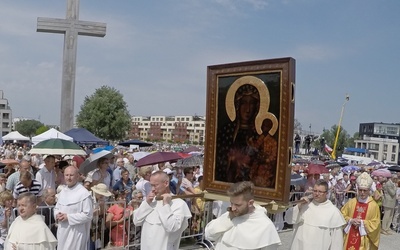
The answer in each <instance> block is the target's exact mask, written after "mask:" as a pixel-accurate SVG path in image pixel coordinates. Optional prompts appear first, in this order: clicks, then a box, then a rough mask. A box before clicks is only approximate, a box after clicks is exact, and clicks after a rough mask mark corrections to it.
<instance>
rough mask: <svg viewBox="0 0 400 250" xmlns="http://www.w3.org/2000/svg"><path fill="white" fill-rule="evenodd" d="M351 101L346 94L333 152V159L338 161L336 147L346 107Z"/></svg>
mask: <svg viewBox="0 0 400 250" xmlns="http://www.w3.org/2000/svg"><path fill="white" fill-rule="evenodd" d="M349 100H350V96H349V95H348V94H346V98H345V100H344V103H343V105H342V112H341V113H340V119H339V124H338V127H337V131H336V137H335V143H334V144H333V150H332V154H331V156H332V159H334V160H335V159H336V147H337V142H338V139H339V133H340V125H341V123H342V118H343V113H344V107H345V106H346V103H347V102H348V101H349Z"/></svg>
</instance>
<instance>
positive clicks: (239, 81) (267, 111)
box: [204, 58, 295, 204]
mask: <svg viewBox="0 0 400 250" xmlns="http://www.w3.org/2000/svg"><path fill="white" fill-rule="evenodd" d="M246 84H247V85H251V86H252V89H253V92H254V89H257V92H258V95H256V96H258V97H259V98H258V99H257V98H255V99H257V100H258V106H257V107H258V108H257V115H256V116H255V118H254V124H255V125H254V129H253V131H254V133H253V134H254V136H253V137H254V138H255V139H254V141H256V139H257V138H258V140H263V139H264V138H265V137H267V136H270V137H271V138H273V139H274V140H275V141H276V144H274V145H277V147H276V150H274V152H276V153H277V154H276V157H275V160H274V161H273V163H271V164H270V166H269V167H268V169H269V170H271V169H272V171H273V172H274V174H271V171H269V172H268V173H269V176H270V177H269V179H270V180H269V181H268V182H267V183H269V184H266V185H265V186H263V185H259V186H257V185H256V187H255V198H256V200H258V201H260V202H269V201H275V202H277V203H280V204H288V202H289V187H290V173H291V171H290V170H291V169H290V167H289V165H290V162H291V157H292V155H291V153H292V152H291V150H292V144H293V121H294V103H295V98H294V91H295V60H294V59H293V58H279V59H268V60H260V61H249V62H239V63H231V64H223V65H213V66H208V67H207V113H206V121H207V122H206V144H205V146H206V150H205V160H204V188H205V189H206V190H207V192H209V193H212V194H213V193H214V194H219V195H221V194H222V195H225V194H226V190H227V189H228V188H229V186H230V184H231V183H232V182H234V181H232V180H233V179H232V178H228V177H226V176H227V175H229V171H230V170H229V167H230V168H232V169H233V167H232V166H231V165H235V166H241V169H243V168H244V167H243V165H240V164H242V163H240V164H237V162H234V161H232V160H231V158H229V157H228V156H225V155H226V154H225V153H226V152H228V151H229V149H226V150H221V148H223V147H225V146H226V145H224V144H223V143H222V142H226V141H229V143H231V141H232V140H230V138H231V137H229V138H225V137H224V136H225V134H226V133H227V132H226V131H232V130H233V129H232V127H233V128H234V127H235V126H236V127H238V126H239V125H236V124H237V123H239V122H238V121H239V118H238V120H237V121H236V123H235V120H236V117H237V113H236V112H238V107H236V111H235V105H239V104H236V103H235V93H236V91H237V90H238V89H239V88H240V87H241V86H243V85H246ZM236 99H237V98H236ZM234 103H235V104H234ZM254 113H255V112H254ZM266 119H268V120H270V121H271V123H272V125H271V126H272V127H271V128H269V129H268V133H263V131H262V129H261V124H262V122H263V121H264V120H266ZM228 126H231V127H230V128H231V130H226V128H228ZM237 130H238V128H236V131H237ZM267 134H268V135H267ZM235 136H236V135H235ZM235 136H232V138H235ZM261 136H263V137H262V138H261ZM233 140H235V139H233ZM234 143H235V142H232V144H234ZM248 144H249V143H248V142H247V141H246V145H244V146H245V147H246V148H247V147H249V146H247V145H248ZM235 145H236V146H237V144H235ZM257 145H259V144H257ZM267 147H268V145H267ZM227 148H229V147H228V146H227ZM229 152H230V151H229ZM255 152H257V153H255V154H253V156H249V157H250V158H251V157H258V158H257V159H259V157H260V156H259V152H260V151H255ZM265 152H267V151H262V153H263V156H264V155H266V153H265ZM242 154H243V153H242ZM221 157H222V158H224V159H223V160H221ZM228 158H229V159H228ZM226 159H228V160H226ZM262 160H263V158H262ZM225 162H229V166H226V164H223V163H225ZM256 162H260V161H259V160H257V161H256ZM261 162H262V161H261ZM257 164H258V163H256V165H257ZM260 164H261V163H260ZM248 166H253V165H248ZM248 166H247V168H249V170H248V171H253V170H250V168H251V167H248ZM273 167H275V169H273ZM259 168H260V167H259V166H258V165H257V169H259ZM265 168H266V167H265ZM237 171H238V172H240V171H239V170H237ZM257 171H258V170H257ZM240 173H241V172H240ZM238 175H239V174H237V176H238ZM253 176H254V175H253ZM235 178H236V179H237V178H240V177H234V180H236V179H235ZM242 178H250V177H242ZM259 178H260V176H258V177H257V179H259ZM261 178H262V177H261ZM228 180H229V181H228ZM250 181H252V179H250ZM271 183H272V184H271Z"/></svg>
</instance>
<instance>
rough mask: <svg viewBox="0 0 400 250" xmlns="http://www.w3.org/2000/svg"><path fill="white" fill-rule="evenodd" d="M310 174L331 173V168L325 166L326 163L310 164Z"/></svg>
mask: <svg viewBox="0 0 400 250" xmlns="http://www.w3.org/2000/svg"><path fill="white" fill-rule="evenodd" d="M307 169H308V174H325V173H329V170H328V169H327V168H326V167H325V165H324V164H313V163H311V164H308V167H307Z"/></svg>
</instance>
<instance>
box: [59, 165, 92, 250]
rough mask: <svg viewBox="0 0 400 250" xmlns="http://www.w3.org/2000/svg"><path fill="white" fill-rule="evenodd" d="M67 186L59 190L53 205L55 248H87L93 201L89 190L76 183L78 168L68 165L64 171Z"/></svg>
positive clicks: (62, 249) (61, 249) (65, 249)
mask: <svg viewBox="0 0 400 250" xmlns="http://www.w3.org/2000/svg"><path fill="white" fill-rule="evenodd" d="M64 179H65V183H66V184H67V186H66V187H65V188H64V189H63V190H62V191H61V192H60V194H59V196H58V201H57V204H56V206H55V207H54V217H55V219H56V222H57V223H58V229H57V239H58V247H57V250H70V249H88V244H89V235H90V224H91V220H92V217H93V201H92V196H91V195H90V193H89V191H87V189H86V188H84V187H83V186H82V184H81V183H78V179H79V174H78V169H77V168H76V167H74V166H69V167H67V168H66V169H65V171H64Z"/></svg>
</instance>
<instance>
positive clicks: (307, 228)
mask: <svg viewBox="0 0 400 250" xmlns="http://www.w3.org/2000/svg"><path fill="white" fill-rule="evenodd" d="M2 152H3V154H2V156H1V157H2V162H6V166H5V167H4V168H3V170H4V171H3V173H1V174H0V234H1V235H0V249H25V248H27V247H30V248H32V249H56V248H57V249H61V250H62V249H101V248H104V247H106V246H115V247H124V246H127V245H128V244H129V241H132V240H133V241H134V242H138V243H139V245H140V249H142V250H146V249H168V250H170V249H171V250H177V249H179V244H180V242H181V236H182V233H183V232H184V231H186V230H197V232H198V233H199V234H201V235H204V238H205V239H206V240H209V241H210V242H213V243H214V245H215V249H217V250H220V249H262V250H272V249H278V248H279V246H280V245H281V241H280V238H279V234H278V231H277V227H276V225H274V223H273V222H272V221H271V220H270V218H269V217H268V212H267V210H266V209H265V208H263V207H261V206H259V205H257V204H256V202H255V201H254V191H255V190H254V189H255V187H254V183H252V182H250V181H243V182H237V183H233V184H232V185H231V187H230V189H229V190H227V196H228V197H229V199H230V201H229V205H230V207H229V208H228V209H227V210H228V211H226V210H225V211H226V212H221V213H219V214H216V213H214V216H213V219H212V220H210V221H202V215H203V213H204V211H205V202H204V200H203V199H201V198H189V199H182V198H179V196H177V195H195V194H199V193H202V192H203V183H202V182H203V178H202V169H201V168H200V166H196V167H186V168H181V167H176V166H174V164H169V163H160V164H156V165H151V166H143V167H140V168H136V166H135V163H136V161H135V158H134V154H133V152H129V151H128V150H124V149H122V150H116V151H115V152H113V153H110V154H108V155H105V156H104V157H101V158H99V159H98V160H97V161H96V163H95V164H96V167H95V168H94V169H93V170H91V171H89V172H87V173H86V172H85V171H82V163H83V162H84V160H85V159H84V157H80V156H74V157H70V156H58V155H43V156H42V155H29V154H28V152H27V151H25V150H24V149H23V148H12V147H11V146H9V147H7V146H6V148H5V150H3V151H2ZM303 174H305V175H306V176H305V179H306V180H307V181H306V182H305V183H304V185H301V186H300V187H299V186H297V187H293V191H294V192H293V193H292V194H293V197H296V195H297V194H298V193H301V194H302V195H301V196H302V197H301V198H300V197H297V198H295V199H294V203H295V204H296V205H294V206H293V207H290V208H289V209H288V210H287V211H286V212H285V221H286V222H287V223H289V224H292V225H293V228H294V230H293V240H292V244H291V249H294V250H295V249H332V250H334V249H346V250H347V249H378V247H379V241H380V234H386V235H389V234H394V233H395V232H396V231H398V229H399V226H400V225H399V206H398V204H399V200H400V186H399V185H400V183H399V182H398V175H397V174H393V175H392V176H391V177H390V178H384V177H382V176H374V175H371V174H370V173H368V171H365V170H361V171H358V172H357V171H356V172H350V173H345V172H341V171H340V169H339V168H334V169H332V170H331V171H330V173H329V174H322V175H318V174H307V171H304V172H303ZM295 191H298V193H296V192H295ZM38 208H39V209H38ZM199 225H202V226H199ZM132 230H134V233H133V234H132V235H134V236H135V238H133V239H132V238H131V233H130V232H131V231H132ZM155 234H156V235H157V236H158V237H157V241H155V240H154V235H155ZM100 235H101V236H100ZM311 238H312V239H313V240H310V239H311Z"/></svg>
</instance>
